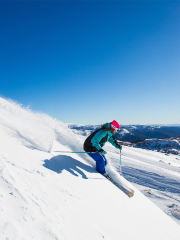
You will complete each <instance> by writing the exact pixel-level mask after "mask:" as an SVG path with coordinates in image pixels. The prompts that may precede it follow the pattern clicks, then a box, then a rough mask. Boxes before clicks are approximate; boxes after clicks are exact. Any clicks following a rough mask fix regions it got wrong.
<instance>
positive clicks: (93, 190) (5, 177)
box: [0, 98, 180, 240]
mask: <svg viewBox="0 0 180 240" xmlns="http://www.w3.org/2000/svg"><path fill="white" fill-rule="evenodd" d="M0 136H1V137H0V146H1V147H0V239H2V240H5V239H6V240H7V239H8V240H24V239H25V240H28V239H38V240H41V239H42V240H46V239H47V240H51V239H52V240H55V239H56V240H64V239H65V240H66V239H67V240H76V239H77V240H81V239H82V240H84V239H87V240H92V239H93V240H94V239H95V240H96V239H97V240H99V239H108V240H116V239H123V240H126V239H137V240H141V239H142V240H144V239H147V240H150V239H154V240H155V239H163V240H166V239H168V240H170V239H171V240H172V239H179V236H180V228H179V226H178V225H177V223H176V222H174V221H173V220H172V219H171V218H170V217H168V216H167V215H166V214H165V213H164V212H163V211H161V210H160V209H159V208H158V207H157V206H156V205H155V204H153V203H152V202H151V201H149V199H148V198H147V197H145V196H144V195H143V194H142V193H141V192H140V191H138V190H137V189H136V188H135V187H134V186H133V188H134V189H135V196H134V197H133V198H131V199H129V198H128V197H127V196H126V195H125V194H124V193H123V192H121V191H120V190H119V189H118V188H117V187H115V186H114V185H113V184H112V183H110V182H109V181H108V180H107V179H105V178H104V177H102V176H101V175H100V174H99V173H97V172H96V170H95V168H94V163H93V162H92V161H91V159H89V157H88V156H86V155H84V154H83V155H82V154H81V155H77V154H70V153H66V152H67V151H81V150H82V141H83V139H84V137H83V136H81V135H77V134H75V133H73V132H72V130H70V129H68V127H67V125H66V124H64V123H62V122H59V121H56V120H54V119H52V118H51V117H49V116H47V115H45V114H39V113H34V112H32V111H30V110H28V109H25V108H22V107H21V106H19V105H18V104H15V103H13V102H10V101H7V100H5V99H2V98H0ZM107 148H109V149H110V152H111V147H110V146H107ZM57 151H61V152H57ZM126 153H127V154H128V148H127V149H126ZM131 153H132V152H129V156H130V155H131ZM113 154H114V155H116V153H114V152H112V153H109V156H110V157H109V159H110V160H109V161H110V162H111V161H112V159H113ZM137 154H138V153H137ZM116 157H117V156H116ZM116 157H115V158H116ZM124 157H125V156H124ZM126 157H128V156H126ZM147 161H148V160H147ZM115 168H116V164H114V169H115Z"/></svg>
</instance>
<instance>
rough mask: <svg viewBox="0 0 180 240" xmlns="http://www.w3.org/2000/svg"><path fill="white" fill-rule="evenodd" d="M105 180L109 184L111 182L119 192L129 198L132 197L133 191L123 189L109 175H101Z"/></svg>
mask: <svg viewBox="0 0 180 240" xmlns="http://www.w3.org/2000/svg"><path fill="white" fill-rule="evenodd" d="M103 176H104V177H105V178H106V179H108V180H109V181H110V182H112V183H113V184H114V185H115V186H116V187H118V188H119V189H120V190H121V191H123V192H124V193H125V194H126V195H127V196H128V197H129V198H130V197H133V196H134V190H132V189H130V188H129V189H127V188H125V187H123V186H122V185H120V184H118V183H117V182H115V181H114V180H113V179H112V178H111V177H110V176H109V174H106V175H103Z"/></svg>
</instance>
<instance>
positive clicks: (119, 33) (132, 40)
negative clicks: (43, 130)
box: [0, 1, 180, 124]
mask: <svg viewBox="0 0 180 240" xmlns="http://www.w3.org/2000/svg"><path fill="white" fill-rule="evenodd" d="M0 96H1V97H5V98H10V99H12V100H15V101H17V102H19V103H22V104H24V105H26V106H29V107H30V108H31V109H33V110H35V111H41V112H45V113H48V114H49V115H51V116H52V117H54V118H57V119H59V120H61V121H63V122H68V123H82V124H100V123H104V122H107V121H111V120H113V119H116V120H117V121H119V122H120V123H121V124H156V123H158V124H173V123H174V124H175V123H176V124H178V123H179V124H180V2H179V1H176V2H172V1H114V2H112V1H72V2H71V1H54V2H52V1H46V2H42V1H39V2H36V1H29V2H28V1H25V2H22V1H19V2H18V1H13V2H10V1H0Z"/></svg>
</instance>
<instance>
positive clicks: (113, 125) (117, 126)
mask: <svg viewBox="0 0 180 240" xmlns="http://www.w3.org/2000/svg"><path fill="white" fill-rule="evenodd" d="M111 129H114V130H116V132H118V131H119V130H120V124H119V123H118V122H116V121H115V120H113V121H112V122H111Z"/></svg>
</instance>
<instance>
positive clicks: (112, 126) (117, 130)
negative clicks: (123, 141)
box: [111, 124, 120, 132]
mask: <svg viewBox="0 0 180 240" xmlns="http://www.w3.org/2000/svg"><path fill="white" fill-rule="evenodd" d="M111 128H113V129H114V130H115V131H116V132H119V130H120V128H117V127H115V126H114V125H112V124H111Z"/></svg>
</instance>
